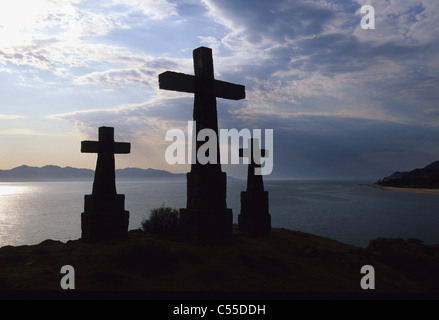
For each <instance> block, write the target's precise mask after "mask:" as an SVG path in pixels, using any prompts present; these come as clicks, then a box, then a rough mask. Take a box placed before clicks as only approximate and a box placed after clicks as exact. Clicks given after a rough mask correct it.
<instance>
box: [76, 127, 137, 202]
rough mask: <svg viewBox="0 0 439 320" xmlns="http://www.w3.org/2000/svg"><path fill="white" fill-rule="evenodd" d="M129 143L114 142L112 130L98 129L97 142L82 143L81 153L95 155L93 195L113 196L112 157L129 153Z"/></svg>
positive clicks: (114, 190) (106, 128)
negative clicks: (96, 156)
mask: <svg viewBox="0 0 439 320" xmlns="http://www.w3.org/2000/svg"><path fill="white" fill-rule="evenodd" d="M130 147H131V145H130V143H129V142H114V128H113V127H100V128H99V141H88V140H86V141H82V142H81V152H84V153H97V154H98V160H97V162H96V171H95V177H94V182H93V193H92V194H93V195H115V194H116V174H115V165H114V155H115V154H118V153H130Z"/></svg>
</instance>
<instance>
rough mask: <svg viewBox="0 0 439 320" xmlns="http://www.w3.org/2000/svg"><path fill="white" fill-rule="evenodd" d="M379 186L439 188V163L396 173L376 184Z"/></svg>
mask: <svg viewBox="0 0 439 320" xmlns="http://www.w3.org/2000/svg"><path fill="white" fill-rule="evenodd" d="M376 184H377V185H381V186H389V187H403V188H425V189H437V188H439V161H435V162H433V163H431V164H429V165H428V166H426V167H424V168H420V169H414V170H412V171H409V172H400V171H396V172H394V173H393V174H391V175H390V176H388V177H385V178H383V179H381V180H379V181H377V182H376Z"/></svg>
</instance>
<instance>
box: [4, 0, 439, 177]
mask: <svg viewBox="0 0 439 320" xmlns="http://www.w3.org/2000/svg"><path fill="white" fill-rule="evenodd" d="M365 4H369V5H372V6H373V7H374V9H375V29H374V30H371V29H369V30H363V29H362V28H361V26H360V21H361V18H362V16H363V15H364V14H362V13H361V12H360V8H361V6H362V5H365ZM438 34H439V2H438V1H437V0H380V1H373V0H368V1H366V0H365V1H362V0H361V1H360V0H358V1H354V0H346V1H342V0H333V1H321V0H305V1H292V0H271V1H266V0H240V1H236V0H221V1H220V0H179V1H177V0H105V1H82V0H14V1H1V2H0V80H1V84H2V85H1V86H0V146H1V150H2V154H3V156H2V157H1V158H0V169H10V168H13V167H16V166H19V165H22V164H27V165H32V166H43V165H46V164H54V165H59V166H74V167H81V168H94V166H95V163H96V155H93V154H81V153H80V141H81V140H96V139H97V130H98V127H99V126H114V127H115V131H116V133H115V138H116V140H117V141H127V142H131V145H132V148H131V154H130V155H118V156H117V159H116V165H117V167H118V168H125V167H140V168H156V169H165V170H169V171H172V172H186V171H187V170H188V166H187V165H168V164H167V163H166V161H165V150H166V148H167V147H168V146H169V145H170V142H166V141H165V134H166V132H167V131H168V130H170V129H173V128H182V129H184V130H187V129H185V128H186V127H187V121H188V120H191V119H192V108H193V95H191V94H186V93H176V92H170V91H163V90H159V88H158V74H159V73H162V72H164V71H167V70H172V71H178V72H185V73H189V74H193V62H192V50H193V49H195V48H197V47H199V46H207V47H210V48H212V49H213V57H214V66H215V77H216V78H217V79H220V80H224V81H229V82H234V83H239V84H243V85H245V86H246V95H247V98H246V99H245V100H241V101H228V100H224V99H218V114H219V126H220V128H227V129H231V128H236V129H238V130H240V129H242V128H249V129H262V130H263V129H273V130H274V155H273V157H274V167H273V172H272V174H271V176H272V177H273V178H280V177H293V178H331V177H339V178H358V177H367V178H370V179H375V178H381V177H382V176H384V175H389V174H391V173H392V172H393V171H395V170H411V169H414V168H416V167H423V166H425V165H427V164H429V163H430V162H433V161H435V160H439V105H438V104H439V59H438V56H439V37H438V36H437V35H438ZM224 170H225V171H227V172H228V173H229V174H232V175H235V176H242V175H245V173H246V168H245V165H235V166H224Z"/></svg>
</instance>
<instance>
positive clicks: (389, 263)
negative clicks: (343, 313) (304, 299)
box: [0, 229, 439, 297]
mask: <svg viewBox="0 0 439 320" xmlns="http://www.w3.org/2000/svg"><path fill="white" fill-rule="evenodd" d="M66 264H68V265H72V266H73V267H74V268H75V286H76V289H77V290H99V291H107V290H111V291H125V290H130V291H131V290H135V291H136V290H141V291H147V292H194V291H195V292H223V293H224V292H226V293H232V292H233V293H234V294H237V293H240V292H243V293H246V292H247V293H248V292H258V293H260V294H262V296H264V297H265V296H266V297H269V296H270V293H279V292H280V293H293V292H294V293H301V292H354V293H355V292H364V291H363V290H362V289H361V288H360V280H361V277H362V276H363V275H362V274H360V269H361V266H363V265H366V264H368V265H372V266H374V268H375V274H376V290H375V291H374V292H377V293H419V292H424V293H438V292H439V247H437V246H425V245H422V244H419V243H416V242H414V241H407V240H390V239H377V240H374V241H372V243H371V245H369V247H368V248H367V249H363V248H357V247H354V246H351V245H346V244H343V243H340V242H337V241H334V240H331V239H327V238H322V237H318V236H314V235H311V234H307V233H303V232H297V231H290V230H285V229H273V230H272V235H271V236H270V237H268V238H251V237H247V236H244V235H238V234H235V235H234V236H233V239H232V240H231V241H230V243H228V244H222V245H201V244H191V243H183V242H176V241H172V240H167V239H163V238H159V237H156V236H152V235H148V234H145V233H143V232H141V231H131V232H130V233H129V238H128V239H126V240H120V241H111V242H106V243H83V242H82V241H80V240H75V241H69V242H67V243H62V242H59V241H51V240H46V241H44V242H42V243H41V244H38V245H33V246H19V247H11V246H7V247H3V248H0V290H2V291H3V293H5V292H7V291H8V290H60V280H61V278H62V277H63V275H62V274H60V269H61V267H62V266H63V265H66ZM369 292H370V290H369Z"/></svg>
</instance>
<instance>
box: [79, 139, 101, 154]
mask: <svg viewBox="0 0 439 320" xmlns="http://www.w3.org/2000/svg"><path fill="white" fill-rule="evenodd" d="M81 152H83V153H97V152H99V142H98V141H88V140H86V141H81Z"/></svg>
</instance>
